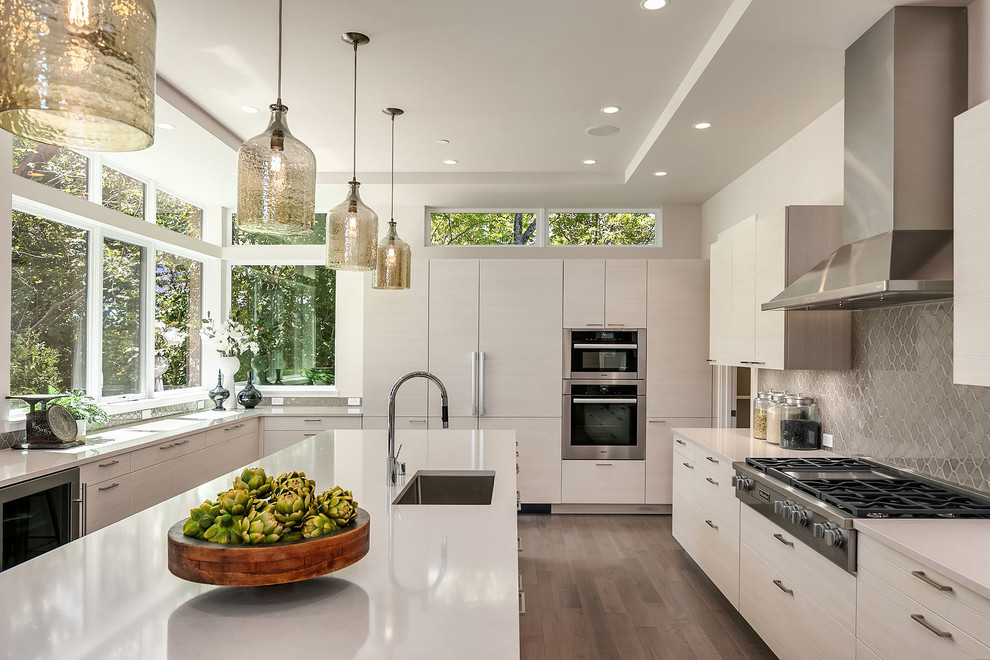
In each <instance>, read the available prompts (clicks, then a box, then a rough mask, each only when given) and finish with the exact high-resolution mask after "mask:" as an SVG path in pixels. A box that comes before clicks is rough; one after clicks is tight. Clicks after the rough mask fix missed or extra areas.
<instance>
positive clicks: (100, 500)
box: [86, 474, 131, 534]
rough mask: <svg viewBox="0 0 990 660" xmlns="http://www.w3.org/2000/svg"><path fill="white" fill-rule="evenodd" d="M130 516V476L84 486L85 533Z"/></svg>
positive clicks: (121, 476) (123, 475) (125, 475)
mask: <svg viewBox="0 0 990 660" xmlns="http://www.w3.org/2000/svg"><path fill="white" fill-rule="evenodd" d="M129 515H131V475H130V474H121V475H118V476H116V477H114V478H112V479H107V480H106V481H101V482H97V483H95V484H87V485H86V533H87V534H90V533H92V532H95V531H96V530H98V529H101V528H103V527H106V526H107V525H109V524H111V523H115V522H117V521H118V520H123V519H124V518H126V517H127V516H129Z"/></svg>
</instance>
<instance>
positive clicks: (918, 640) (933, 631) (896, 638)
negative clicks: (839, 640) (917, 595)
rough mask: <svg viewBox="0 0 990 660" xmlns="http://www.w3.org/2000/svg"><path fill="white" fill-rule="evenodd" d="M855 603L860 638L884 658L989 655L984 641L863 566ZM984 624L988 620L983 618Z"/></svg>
mask: <svg viewBox="0 0 990 660" xmlns="http://www.w3.org/2000/svg"><path fill="white" fill-rule="evenodd" d="M858 592H859V593H858V598H857V602H856V611H857V616H856V624H857V635H858V636H859V639H860V640H861V641H862V642H863V643H864V644H866V645H867V646H868V647H870V649H871V650H872V651H874V652H875V653H876V654H877V655H879V656H880V657H881V658H887V659H890V660H903V659H905V658H917V659H918V660H930V659H932V658H938V660H957V659H958V660H963V659H964V658H965V659H967V660H972V659H973V658H990V647H987V646H985V645H984V644H981V643H980V642H978V641H977V640H976V639H974V638H973V637H971V636H969V635H967V634H966V633H965V632H963V631H962V630H960V629H959V628H958V627H956V626H954V625H952V624H951V623H949V622H948V621H946V620H945V619H944V618H942V617H941V616H939V615H938V614H936V613H935V612H933V611H932V610H930V609H928V608H927V607H924V606H923V605H920V604H918V603H917V602H915V601H914V600H912V599H911V598H908V597H907V596H905V595H904V594H903V593H901V592H900V591H898V590H897V589H895V588H894V587H892V586H891V585H889V584H887V583H886V582H884V581H883V580H882V579H880V578H879V577H877V576H876V575H874V574H873V573H872V572H870V571H869V570H866V569H864V568H863V567H862V566H860V570H859V576H858ZM983 625H984V627H985V626H986V622H985V621H984V624H983Z"/></svg>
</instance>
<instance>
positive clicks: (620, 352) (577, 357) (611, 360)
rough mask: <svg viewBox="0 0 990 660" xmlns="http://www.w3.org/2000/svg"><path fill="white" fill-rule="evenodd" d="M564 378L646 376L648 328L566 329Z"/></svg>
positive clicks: (637, 377)
mask: <svg viewBox="0 0 990 660" xmlns="http://www.w3.org/2000/svg"><path fill="white" fill-rule="evenodd" d="M564 378H605V379H628V380H640V379H643V378H646V330H642V329H629V330H626V329H623V330H564Z"/></svg>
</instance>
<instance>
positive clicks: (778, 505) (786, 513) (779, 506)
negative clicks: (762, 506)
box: [773, 500, 794, 519]
mask: <svg viewBox="0 0 990 660" xmlns="http://www.w3.org/2000/svg"><path fill="white" fill-rule="evenodd" d="M773 510H774V513H776V514H777V515H779V516H781V517H782V518H787V519H790V517H791V511H793V510H794V502H792V501H790V500H784V501H783V502H775V503H774V505H773Z"/></svg>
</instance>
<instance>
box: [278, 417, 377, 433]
mask: <svg viewBox="0 0 990 660" xmlns="http://www.w3.org/2000/svg"><path fill="white" fill-rule="evenodd" d="M359 428H361V418H360V417H357V416H355V417H337V416H335V415H334V416H331V415H306V416H296V415H293V416H291V417H290V416H287V415H279V416H278V417H266V418H265V430H266V431H269V430H270V431H326V430H328V429H359Z"/></svg>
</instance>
